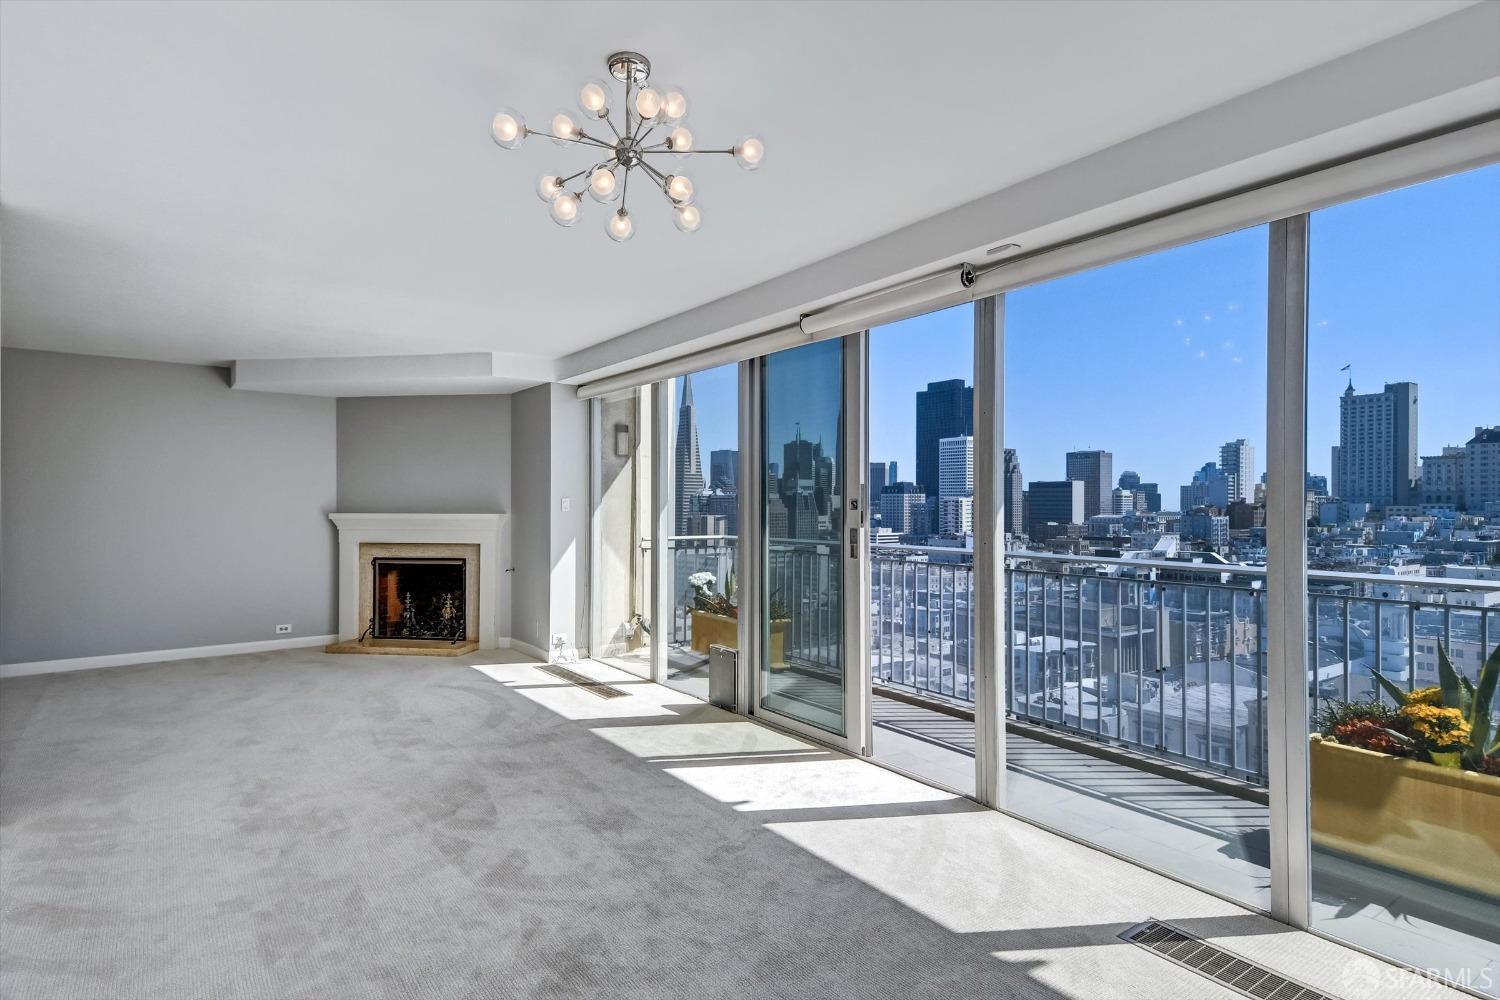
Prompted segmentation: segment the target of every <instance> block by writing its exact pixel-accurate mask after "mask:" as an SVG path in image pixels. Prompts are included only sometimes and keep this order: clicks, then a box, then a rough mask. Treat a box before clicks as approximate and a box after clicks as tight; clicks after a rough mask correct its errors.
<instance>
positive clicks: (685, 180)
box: [667, 174, 693, 205]
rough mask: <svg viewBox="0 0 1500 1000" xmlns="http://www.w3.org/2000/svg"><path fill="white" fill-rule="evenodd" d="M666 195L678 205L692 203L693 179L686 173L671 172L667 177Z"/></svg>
mask: <svg viewBox="0 0 1500 1000" xmlns="http://www.w3.org/2000/svg"><path fill="white" fill-rule="evenodd" d="M667 197H668V198H671V199H672V200H673V201H675V202H676V203H677V204H679V205H691V204H692V203H693V179H692V178H691V177H689V176H687V175H686V174H673V175H671V176H670V177H668V178H667Z"/></svg>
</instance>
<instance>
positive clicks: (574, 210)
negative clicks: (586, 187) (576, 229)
mask: <svg viewBox="0 0 1500 1000" xmlns="http://www.w3.org/2000/svg"><path fill="white" fill-rule="evenodd" d="M581 214H582V212H581V211H580V209H579V206H578V196H577V195H576V194H573V193H572V192H571V191H564V192H563V193H562V194H560V195H558V196H557V197H556V198H554V199H552V221H553V222H555V223H557V224H558V225H559V226H571V225H573V223H575V222H577V221H578V216H579V215H581Z"/></svg>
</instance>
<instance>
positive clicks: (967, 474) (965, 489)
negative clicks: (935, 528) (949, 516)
mask: <svg viewBox="0 0 1500 1000" xmlns="http://www.w3.org/2000/svg"><path fill="white" fill-rule="evenodd" d="M973 495H974V437H973V435H971V434H963V435H960V436H958V437H947V438H943V439H942V440H941V441H939V442H938V499H940V500H941V499H942V498H944V497H971V496H973Z"/></svg>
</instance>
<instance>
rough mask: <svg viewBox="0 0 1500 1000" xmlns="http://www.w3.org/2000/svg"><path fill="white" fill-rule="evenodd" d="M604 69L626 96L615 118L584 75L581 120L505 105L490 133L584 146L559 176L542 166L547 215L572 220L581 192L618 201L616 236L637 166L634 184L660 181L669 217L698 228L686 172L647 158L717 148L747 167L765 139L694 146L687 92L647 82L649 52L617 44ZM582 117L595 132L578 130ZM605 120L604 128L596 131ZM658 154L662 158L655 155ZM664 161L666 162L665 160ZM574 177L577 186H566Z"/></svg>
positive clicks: (607, 97) (507, 140)
mask: <svg viewBox="0 0 1500 1000" xmlns="http://www.w3.org/2000/svg"><path fill="white" fill-rule="evenodd" d="M605 65H607V66H608V67H609V72H610V75H611V76H613V77H614V78H615V79H616V80H618V81H619V82H620V83H622V84H624V85H625V99H624V101H623V102H622V104H621V107H622V108H623V113H622V114H621V115H620V116H619V117H620V118H621V119H622V122H621V124H620V125H616V124H615V122H614V120H613V119H611V117H610V112H611V111H612V110H613V109H612V108H611V106H610V104H611V94H610V88H609V87H608V86H607V85H606V84H605V83H604V81H602V80H590V81H589V82H588V83H585V84H584V85H583V88H582V89H581V90H580V91H579V93H578V107H579V109H580V110H581V111H582V112H583V116H582V120H581V121H580V120H576V119H575V117H574V115H573V114H572V112H570V111H567V110H566V109H563V110H559V111H556V112H554V113H553V115H552V119H551V121H550V122H549V123H548V129H547V131H538V130H536V129H533V128H528V127H527V125H526V119H524V118H522V117H521V113H520V112H519V111H516V110H514V109H512V108H502V109H501V110H499V111H497V112H496V113H495V117H494V118H492V119H491V120H490V137H491V138H492V139H494V140H495V142H496V143H497V144H499V145H500V146H501V147H502V148H504V149H516V148H517V147H519V146H520V145H521V143H523V142H525V141H526V137H527V136H529V135H545V136H547V137H548V138H550V139H551V140H552V141H553V142H555V143H557V144H558V145H559V146H565V145H568V144H573V145H576V146H582V147H584V148H585V149H588V150H590V151H591V153H592V155H593V156H594V157H595V160H594V163H593V164H592V165H591V166H588V167H585V168H584V169H582V170H580V171H578V172H577V173H575V174H569V175H568V176H566V177H563V176H561V175H556V174H547V175H545V176H543V177H542V178H541V180H539V181H538V182H537V188H536V193H537V196H538V197H540V198H541V199H542V201H543V202H545V203H547V205H548V206H550V211H551V213H552V221H553V222H555V223H557V224H558V225H559V226H571V225H573V224H574V223H576V222H577V221H578V218H579V216H580V215H582V212H583V194H584V192H585V191H587V192H588V194H589V196H590V197H591V198H593V199H594V200H595V201H597V202H599V203H600V204H606V205H607V204H613V203H614V201H615V200H616V199H618V200H619V202H620V206H619V207H618V208H616V209H615V210H614V211H613V212H611V213H610V216H609V218H608V219H606V220H605V224H604V231H605V232H606V233H608V234H609V238H610V239H612V240H614V241H615V242H617V243H623V242H625V241H626V240H628V239H630V238H631V237H632V236H634V235H635V222H634V221H633V220H632V219H631V217H630V212H629V211H628V210H627V209H626V206H625V202H626V197H627V195H629V193H630V178H631V176H632V174H634V172H635V171H636V170H637V169H639V170H640V174H641V175H644V177H640V176H639V175H637V176H638V180H637V188H638V189H639V185H640V184H641V183H647V184H649V185H651V187H652V188H660V189H661V193H662V194H663V195H665V196H666V199H667V201H668V203H670V204H671V206H672V221H673V222H674V223H675V224H676V226H677V228H678V229H680V230H682V231H683V232H685V233H692V232H696V231H697V230H698V227H699V226H701V225H702V224H703V215H702V212H701V211H700V209H699V207H698V205H696V204H695V203H694V201H695V198H696V196H697V190H696V189H695V188H694V186H693V180H692V178H691V177H689V176H688V175H687V174H684V173H682V172H680V171H678V170H673V171H672V172H670V173H666V172H663V170H662V169H660V168H659V167H658V166H656V164H655V163H653V162H652V160H653V159H654V158H656V157H662V156H670V157H673V158H676V159H679V160H682V159H687V158H688V157H690V156H696V155H699V154H711V153H723V154H727V155H729V156H733V157H734V159H735V162H737V163H738V164H739V165H740V166H742V167H744V168H745V169H746V170H754V169H756V168H757V167H759V166H760V164H761V160H762V159H764V158H765V155H766V146H765V143H764V142H762V141H761V140H760V139H759V138H757V137H756V136H753V135H747V136H745V138H743V139H741V140H740V141H739V142H738V143H737V144H735V145H734V146H731V147H730V148H728V149H698V148H697V146H696V142H697V140H696V138H695V137H694V136H693V133H692V130H691V129H689V128H688V126H687V125H686V124H684V121H685V119H686V118H687V113H688V99H687V95H686V94H685V93H683V90H682V88H681V87H667V86H656V87H651V86H647V84H646V81H647V80H649V79H650V77H651V60H649V59H647V58H646V57H645V56H643V55H641V54H640V53H639V52H616V53H615V54H614V55H612V56H610V57H609V59H607V60H606V61H605ZM585 125H587V126H588V127H589V128H591V129H593V130H594V132H593V133H590V132H586V131H584V126H585ZM606 126H607V127H608V128H609V132H608V133H607V134H606V133H603V132H601V131H600V129H602V128H603V127H606ZM657 162H661V161H659V160H658V161H657ZM664 165H665V166H670V164H664ZM575 181H577V182H578V183H579V184H581V186H580V187H579V188H578V190H577V191H570V190H569V186H570V185H572V184H573V183H574V182H575Z"/></svg>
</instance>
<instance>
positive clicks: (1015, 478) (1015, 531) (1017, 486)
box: [1005, 448, 1026, 538]
mask: <svg viewBox="0 0 1500 1000" xmlns="http://www.w3.org/2000/svg"><path fill="white" fill-rule="evenodd" d="M1025 494H1026V483H1025V481H1024V480H1023V479H1022V478H1021V459H1020V457H1019V456H1017V455H1016V449H1014V448H1007V449H1005V531H1006V533H1007V534H1011V535H1015V536H1016V537H1017V538H1020V537H1021V536H1022V535H1024V534H1025V533H1026V510H1025V507H1026V504H1025V500H1024V497H1025Z"/></svg>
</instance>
